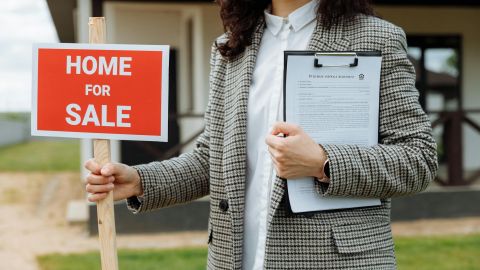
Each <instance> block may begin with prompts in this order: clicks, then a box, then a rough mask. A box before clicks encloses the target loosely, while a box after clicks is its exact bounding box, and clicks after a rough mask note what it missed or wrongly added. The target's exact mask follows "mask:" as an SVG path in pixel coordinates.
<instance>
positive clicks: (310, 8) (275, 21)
mask: <svg viewBox="0 0 480 270" xmlns="http://www.w3.org/2000/svg"><path fill="white" fill-rule="evenodd" d="M318 2H319V0H311V1H310V2H308V3H307V4H305V5H303V6H301V7H300V8H298V9H296V10H294V11H293V12H292V13H290V14H289V15H288V17H286V18H283V17H280V16H275V15H272V14H271V13H270V10H265V12H264V13H265V22H266V24H267V29H269V31H270V32H272V34H273V35H274V36H276V35H277V34H278V33H279V32H280V30H281V29H282V25H283V23H284V21H285V20H288V21H289V22H290V24H291V25H292V27H293V31H295V32H298V31H299V30H301V29H302V28H303V27H305V26H306V25H307V24H309V23H310V22H312V21H313V20H315V19H316V17H317V5H318Z"/></svg>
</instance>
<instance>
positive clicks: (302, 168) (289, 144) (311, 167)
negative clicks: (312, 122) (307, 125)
mask: <svg viewBox="0 0 480 270" xmlns="http://www.w3.org/2000/svg"><path fill="white" fill-rule="evenodd" d="M282 133H283V134H285V135H286V136H287V137H283V136H278V135H280V134H282ZM265 142H266V143H267V145H268V151H269V152H270V155H271V157H272V161H273V163H274V165H275V169H276V171H277V175H278V176H279V177H282V178H287V179H294V178H300V177H305V176H314V177H317V178H318V179H323V178H324V173H323V164H324V163H325V160H326V159H327V156H326V153H325V151H324V150H323V148H322V147H321V146H320V145H318V144H317V143H316V142H315V141H314V140H313V139H312V138H311V137H310V136H308V135H307V134H306V133H305V132H304V131H303V130H302V128H300V127H299V126H298V125H294V124H289V123H285V122H276V123H275V124H274V125H273V127H272V131H271V134H269V135H267V137H266V139H265Z"/></svg>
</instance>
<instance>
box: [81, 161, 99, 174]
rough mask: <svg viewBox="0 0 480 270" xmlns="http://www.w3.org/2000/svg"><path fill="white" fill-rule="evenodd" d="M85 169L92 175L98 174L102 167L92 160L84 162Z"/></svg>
mask: <svg viewBox="0 0 480 270" xmlns="http://www.w3.org/2000/svg"><path fill="white" fill-rule="evenodd" d="M85 169H87V170H89V171H90V172H92V173H94V174H100V170H101V169H102V167H101V166H100V165H99V164H98V163H97V162H95V160H94V159H89V160H87V161H86V162H85Z"/></svg>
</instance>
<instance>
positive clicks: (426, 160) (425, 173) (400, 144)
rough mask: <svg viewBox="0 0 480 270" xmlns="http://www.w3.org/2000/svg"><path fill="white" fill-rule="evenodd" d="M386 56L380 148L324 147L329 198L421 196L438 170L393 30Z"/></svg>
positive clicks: (402, 45)
mask: <svg viewBox="0 0 480 270" xmlns="http://www.w3.org/2000/svg"><path fill="white" fill-rule="evenodd" d="M390 32H391V33H390V37H389V38H387V40H386V42H385V47H384V50H383V52H382V71H381V79H380V80H381V81H380V122H379V125H380V126H379V144H377V145H375V146H373V147H367V146H358V145H336V144H325V145H322V146H323V148H324V149H325V151H326V153H327V156H328V158H329V159H330V183H329V184H323V183H317V184H316V185H317V187H318V188H317V190H318V192H320V193H321V194H323V195H325V196H329V195H335V196H355V197H372V198H390V197H395V196H402V195H408V194H413V193H416V192H420V191H422V190H424V189H426V187H427V186H428V184H429V183H430V182H431V181H432V180H433V179H434V178H435V175H436V172H437V167H438V164H437V153H436V143H435V140H434V139H433V137H432V134H431V124H430V121H429V118H428V116H427V115H426V114H425V113H424V111H423V110H422V108H421V106H420V104H419V102H418V96H419V94H418V91H417V89H416V88H415V70H414V68H413V66H412V64H411V62H410V61H409V60H408V58H407V42H406V38H405V33H404V32H403V30H402V29H401V28H399V27H395V28H394V30H393V31H390Z"/></svg>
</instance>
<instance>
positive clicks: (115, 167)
mask: <svg viewBox="0 0 480 270" xmlns="http://www.w3.org/2000/svg"><path fill="white" fill-rule="evenodd" d="M122 169H123V167H122V164H119V163H107V164H105V166H103V168H102V169H101V170H100V172H101V174H102V175H103V176H105V177H108V176H113V175H117V174H120V171H121V170H122Z"/></svg>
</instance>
